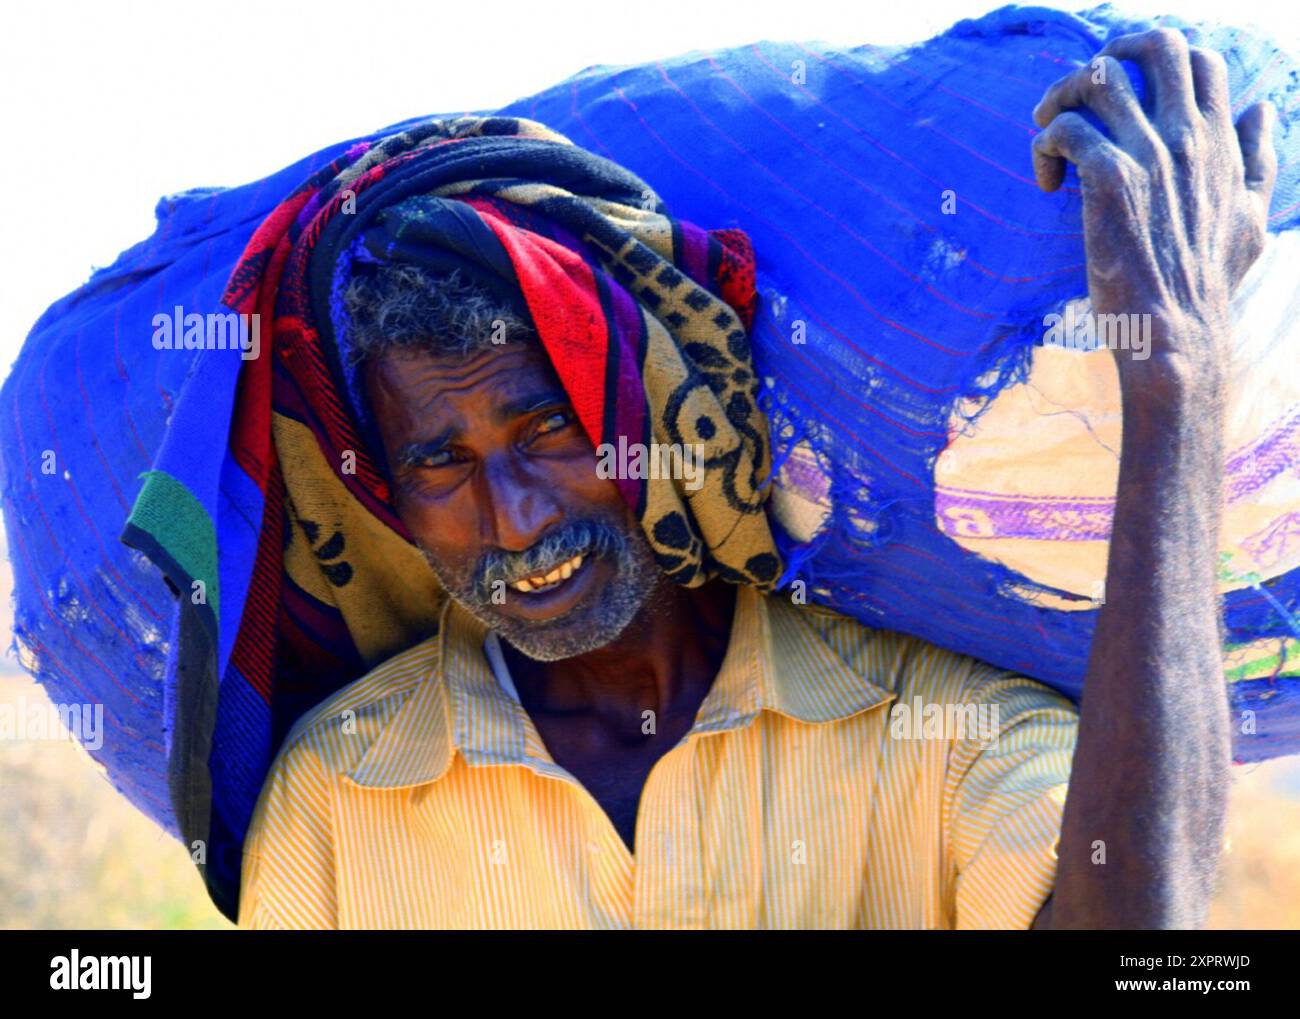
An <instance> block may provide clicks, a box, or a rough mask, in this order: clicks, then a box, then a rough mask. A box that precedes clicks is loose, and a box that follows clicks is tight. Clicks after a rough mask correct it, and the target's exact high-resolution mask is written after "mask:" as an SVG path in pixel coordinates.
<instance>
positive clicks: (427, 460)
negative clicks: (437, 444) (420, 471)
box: [408, 449, 454, 468]
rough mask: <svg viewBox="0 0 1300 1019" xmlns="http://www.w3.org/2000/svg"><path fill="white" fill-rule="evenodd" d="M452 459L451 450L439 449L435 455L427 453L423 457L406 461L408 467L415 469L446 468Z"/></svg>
mask: <svg viewBox="0 0 1300 1019" xmlns="http://www.w3.org/2000/svg"><path fill="white" fill-rule="evenodd" d="M453 459H454V457H453V456H452V453H451V450H449V449H440V450H438V451H437V452H436V453H428V454H426V455H425V456H421V457H416V458H414V459H412V460H410V461H408V463H409V464H410V466H412V467H417V468H421V467H446V466H447V465H448V464H449V463H451V462H452V460H453Z"/></svg>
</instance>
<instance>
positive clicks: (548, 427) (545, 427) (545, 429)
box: [536, 410, 573, 435]
mask: <svg viewBox="0 0 1300 1019" xmlns="http://www.w3.org/2000/svg"><path fill="white" fill-rule="evenodd" d="M572 421H573V412H572V411H568V410H556V411H551V413H549V414H547V415H545V416H544V417H543V418H542V419H541V421H539V422H538V424H537V431H536V434H538V435H546V434H547V433H549V432H558V431H559V430H560V429H561V428H564V427H566V426H567V425H569V424H570V423H571V422H572Z"/></svg>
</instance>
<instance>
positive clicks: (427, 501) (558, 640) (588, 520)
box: [366, 342, 660, 661]
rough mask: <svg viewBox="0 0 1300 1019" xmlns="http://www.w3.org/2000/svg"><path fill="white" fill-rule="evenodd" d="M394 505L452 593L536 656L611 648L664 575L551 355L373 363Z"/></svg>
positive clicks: (506, 352) (523, 352)
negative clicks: (606, 472) (601, 464)
mask: <svg viewBox="0 0 1300 1019" xmlns="http://www.w3.org/2000/svg"><path fill="white" fill-rule="evenodd" d="M366 387H367V391H368V394H369V399H370V406H371V410H372V412H373V413H374V416H375V419H376V421H377V422H378V425H379V430H380V432H381V434H382V436H383V440H384V446H385V451H386V454H387V456H388V462H389V464H390V465H391V467H392V472H393V499H394V506H395V509H396V510H397V514H398V516H399V517H400V518H401V520H402V523H403V524H405V525H406V528H407V530H409V531H410V533H411V535H412V536H413V537H414V538H415V540H416V542H417V543H418V544H419V546H420V548H421V550H422V551H423V552H424V555H425V558H426V559H427V560H428V561H429V564H430V565H431V566H432V567H433V570H434V573H435V574H436V575H437V577H438V580H439V581H440V582H441V583H442V585H443V587H444V588H445V589H446V590H447V592H448V594H450V595H451V597H452V598H454V599H455V600H456V601H457V602H459V603H460V604H461V605H462V606H463V607H464V608H465V609H466V610H467V611H469V612H470V613H471V614H473V615H474V616H476V617H478V618H479V619H480V620H482V621H483V622H485V623H486V624H487V625H488V626H490V627H492V628H493V629H495V630H496V631H497V632H498V633H499V634H500V635H501V636H502V637H504V638H505V639H506V640H508V641H509V642H510V643H511V644H513V645H514V646H515V647H516V648H518V649H519V650H520V651H522V652H523V653H524V654H526V655H529V656H530V657H532V658H535V659H539V660H542V661H554V660H556V659H560V658H568V657H572V656H573V655H577V654H582V653H584V652H586V651H591V650H594V649H595V648H598V647H603V646H604V645H606V644H608V643H609V642H610V641H612V640H613V639H614V638H615V637H617V636H618V635H619V634H620V633H621V632H622V630H623V628H624V627H625V626H627V624H628V622H629V621H631V619H632V617H633V616H635V615H636V613H637V611H638V610H639V609H640V607H641V605H642V604H643V603H644V601H645V600H646V598H647V597H648V596H649V594H650V593H651V591H652V590H653V589H654V587H655V585H656V584H657V582H658V581H659V579H660V574H659V572H658V569H657V567H656V565H655V562H654V558H653V555H652V553H651V551H650V547H649V545H648V544H647V543H646V540H645V537H644V535H643V534H642V533H641V529H640V527H639V526H638V524H637V522H636V519H635V517H634V516H633V515H632V513H631V511H630V510H629V509H628V507H627V505H626V503H625V502H624V501H623V499H622V497H621V496H620V495H619V492H618V489H617V488H616V487H615V485H614V483H613V482H612V481H610V480H608V479H604V478H601V477H598V476H597V473H596V453H595V450H594V449H593V448H592V445H591V442H590V440H589V439H588V438H587V435H586V433H585V432H584V431H583V430H582V426H581V425H580V424H579V423H578V420H577V416H576V414H575V413H574V411H573V408H572V407H571V406H570V404H569V400H568V397H567V396H566V395H565V393H564V389H563V388H562V387H561V385H560V383H559V380H558V378H557V377H556V375H555V371H554V369H553V368H552V367H551V364H550V362H549V361H548V360H547V358H546V356H545V354H544V353H543V351H542V350H541V348H540V346H537V345H534V344H527V343H518V342H516V343H509V344H505V345H503V346H494V347H488V348H487V349H485V350H481V351H479V352H476V353H474V354H471V355H469V356H467V357H435V356H432V355H429V354H423V353H418V354H417V353H409V354H408V353H400V354H390V355H389V356H387V357H384V358H382V359H380V360H378V361H376V362H374V363H373V364H370V365H368V366H367V368H366Z"/></svg>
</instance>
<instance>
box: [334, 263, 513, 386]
mask: <svg viewBox="0 0 1300 1019" xmlns="http://www.w3.org/2000/svg"><path fill="white" fill-rule="evenodd" d="M521 300H522V296H521ZM343 305H344V309H345V310H346V312H347V320H348V324H347V330H348V345H349V346H350V347H351V352H350V355H349V360H350V364H352V365H357V364H360V363H361V362H363V361H370V360H376V359H378V358H380V357H383V356H385V355H387V354H389V353H392V352H395V351H401V352H409V353H426V354H432V355H433V356H435V357H447V356H455V357H466V356H468V355H470V354H473V353H477V352H478V351H480V350H483V349H485V348H487V347H489V346H491V345H492V344H494V343H501V342H503V341H504V340H506V339H509V340H528V339H531V338H533V337H534V336H535V335H536V334H535V332H534V330H533V327H532V323H531V322H529V321H527V320H526V319H525V318H524V317H522V316H520V315H519V314H518V313H517V312H516V311H514V310H513V309H511V308H510V307H509V306H508V305H507V304H505V303H504V302H502V301H501V299H499V298H498V297H496V296H494V295H493V294H491V293H490V292H489V291H488V290H487V289H485V288H484V287H483V286H481V285H479V284H477V283H475V282H473V281H472V280H468V279H465V278H463V277H462V275H461V273H460V271H459V270H457V269H452V270H451V272H449V273H448V274H447V275H445V276H433V275H430V274H429V273H427V272H425V270H423V269H421V268H420V267H419V266H417V265H412V264H410V263H407V262H387V263H384V264H382V265H379V266H377V267H375V268H374V269H373V270H367V271H364V272H358V273H357V274H356V275H355V276H354V277H353V278H352V281H351V283H350V284H349V285H348V288H347V290H346V291H344V294H343Z"/></svg>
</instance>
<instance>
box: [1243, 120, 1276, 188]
mask: <svg viewBox="0 0 1300 1019" xmlns="http://www.w3.org/2000/svg"><path fill="white" fill-rule="evenodd" d="M1276 119H1277V111H1276V110H1275V109H1274V107H1273V104H1272V103H1270V102H1268V101H1264V102H1262V103H1256V104H1255V105H1254V106H1252V107H1250V109H1248V110H1247V111H1246V112H1245V113H1243V114H1242V115H1241V117H1240V119H1239V120H1238V121H1237V140H1238V142H1239V143H1240V144H1241V160H1242V164H1243V165H1244V167H1245V170H1246V189H1247V190H1248V191H1250V192H1252V193H1253V194H1256V195H1258V196H1259V197H1260V198H1261V199H1262V201H1263V206H1264V209H1265V210H1267V209H1268V205H1269V202H1270V201H1271V200H1272V198H1273V183H1274V182H1275V181H1276V180H1277V153H1276V152H1275V151H1274V150H1273V122H1274V121H1275V120H1276Z"/></svg>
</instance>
